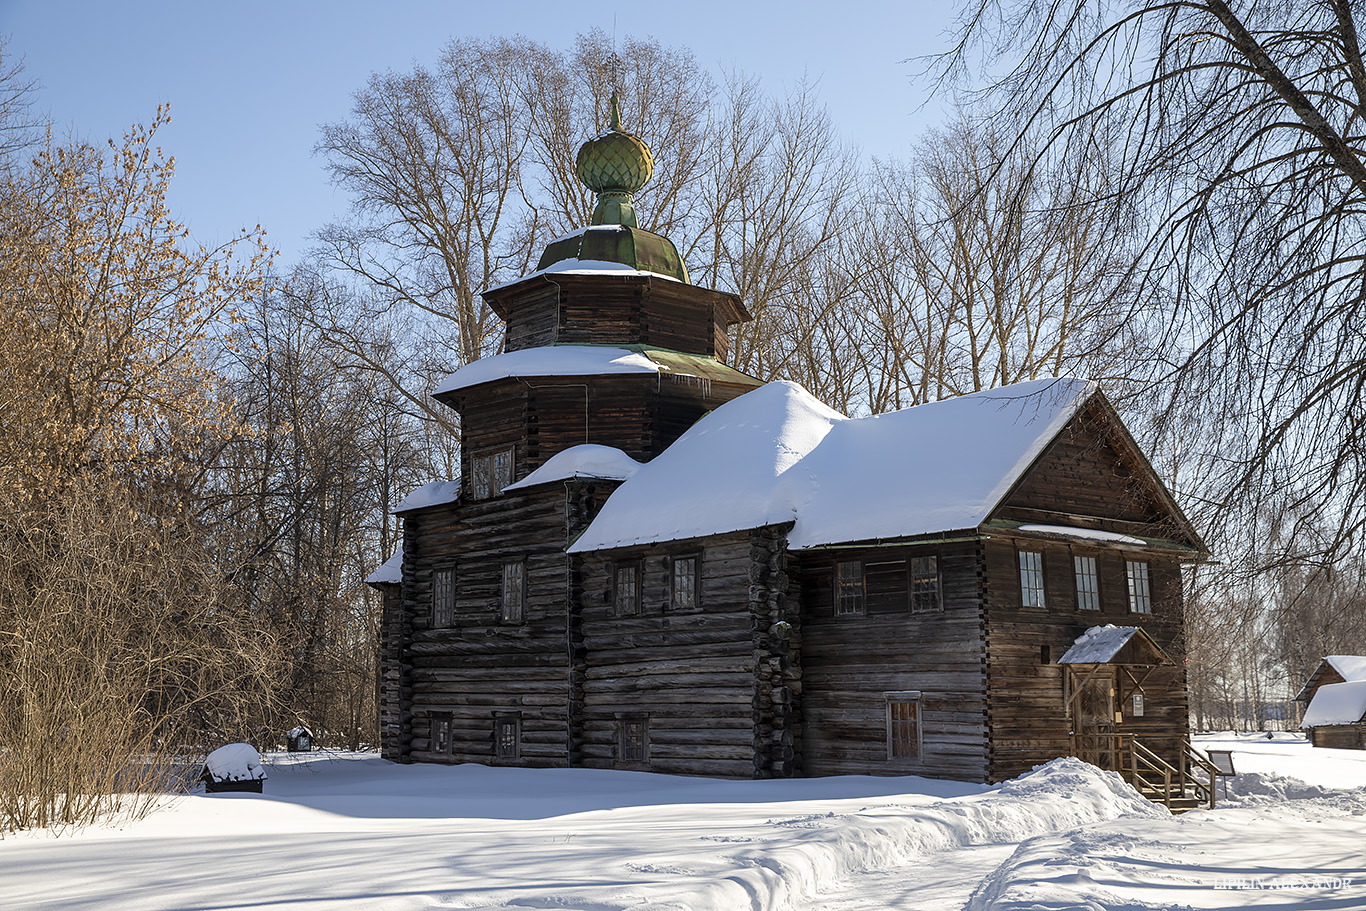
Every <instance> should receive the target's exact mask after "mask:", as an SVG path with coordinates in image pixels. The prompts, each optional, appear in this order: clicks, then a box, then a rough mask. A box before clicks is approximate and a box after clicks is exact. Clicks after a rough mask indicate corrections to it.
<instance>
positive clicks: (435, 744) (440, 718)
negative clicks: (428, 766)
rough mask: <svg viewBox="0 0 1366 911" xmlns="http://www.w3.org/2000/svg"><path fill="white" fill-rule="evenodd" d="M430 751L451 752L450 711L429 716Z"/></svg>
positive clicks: (448, 753)
mask: <svg viewBox="0 0 1366 911" xmlns="http://www.w3.org/2000/svg"><path fill="white" fill-rule="evenodd" d="M430 724H431V731H430V737H431V741H432V742H431V751H432V752H433V753H445V754H446V755H447V756H449V755H450V754H451V715H450V712H441V713H439V714H434V715H432V717H431V721H430Z"/></svg>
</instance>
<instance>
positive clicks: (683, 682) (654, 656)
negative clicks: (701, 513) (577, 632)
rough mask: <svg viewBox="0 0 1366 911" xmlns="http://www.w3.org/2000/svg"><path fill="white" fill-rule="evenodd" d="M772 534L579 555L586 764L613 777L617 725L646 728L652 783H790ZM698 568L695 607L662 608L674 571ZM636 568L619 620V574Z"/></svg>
mask: <svg viewBox="0 0 1366 911" xmlns="http://www.w3.org/2000/svg"><path fill="white" fill-rule="evenodd" d="M781 540H782V538H781V534H780V533H779V532H778V531H774V530H763V529H761V530H757V531H755V532H752V533H751V532H739V533H735V534H729V535H718V536H715V537H712V538H708V539H706V542H705V547H703V546H702V544H701V543H700V542H697V541H680V542H673V543H670V544H664V545H658V546H651V547H642V548H623V549H620V550H616V551H611V552H602V553H596V554H589V555H585V556H584V557H583V558H582V561H581V564H580V576H581V579H582V584H581V589H580V592H579V598H580V600H579V603H580V615H581V617H582V633H583V651H584V655H585V672H584V680H583V745H582V761H583V764H584V765H586V766H590V767H596V768H610V767H613V766H621V765H622V764H623V759H622V757H621V756H620V755H619V747H620V742H619V736H618V734H619V723H620V720H621V719H622V718H623V717H632V718H647V719H648V727H649V755H648V761H647V762H646V763H644V764H632V765H630V766H629V767H631V768H648V769H650V770H652V771H657V772H669V773H675V774H690V775H721V776H726V777H741V778H750V777H769V776H775V775H776V776H783V775H791V774H792V773H793V770H794V762H793V760H794V757H795V755H796V751H797V748H798V744H799V737H800V719H799V715H798V709H797V707H796V705H795V704H794V695H795V694H794V692H793V690H794V683H795V682H796V680H797V679H798V678H799V676H800V667H799V663H798V662H797V660H796V654H795V650H794V643H793V640H794V638H795V637H796V635H797V634H798V631H797V630H796V629H795V628H794V624H793V622H792V621H793V619H794V618H793V617H792V616H791V615H789V612H788V605H787V603H786V592H787V579H786V572H785V566H784V548H783V547H782V545H781V544H780V543H778V542H780V541H781ZM680 556H684V557H686V556H697V557H700V560H701V565H700V573H699V578H700V585H699V590H698V603H697V605H696V606H695V607H694V608H692V609H688V610H679V609H677V608H676V607H675V606H674V605H673V604H671V602H670V579H671V573H672V560H673V558H674V557H680ZM628 564H636V565H638V566H639V567H640V573H639V579H640V612H639V614H630V615H619V613H618V611H617V609H616V606H615V604H614V601H613V586H614V578H615V571H616V567H617V566H618V565H628Z"/></svg>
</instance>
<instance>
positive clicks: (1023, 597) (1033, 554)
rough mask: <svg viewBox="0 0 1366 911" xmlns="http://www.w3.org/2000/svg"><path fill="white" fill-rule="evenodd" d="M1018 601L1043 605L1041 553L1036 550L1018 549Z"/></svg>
mask: <svg viewBox="0 0 1366 911" xmlns="http://www.w3.org/2000/svg"><path fill="white" fill-rule="evenodd" d="M1020 603H1021V604H1022V605H1023V606H1025V607H1043V554H1042V553H1040V552H1039V551H1037V550H1022V551H1020Z"/></svg>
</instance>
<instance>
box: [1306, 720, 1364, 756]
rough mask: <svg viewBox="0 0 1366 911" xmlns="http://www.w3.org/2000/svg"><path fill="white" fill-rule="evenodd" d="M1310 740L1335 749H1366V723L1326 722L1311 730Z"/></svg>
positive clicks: (1317, 745)
mask: <svg viewBox="0 0 1366 911" xmlns="http://www.w3.org/2000/svg"><path fill="white" fill-rule="evenodd" d="M1309 741H1310V743H1312V744H1313V745H1314V746H1316V747H1329V748H1331V749H1335V750H1362V749H1366V725H1364V724H1326V725H1320V726H1319V727H1316V728H1314V729H1313V730H1312V731H1310V732H1309Z"/></svg>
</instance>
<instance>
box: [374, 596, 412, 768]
mask: <svg viewBox="0 0 1366 911" xmlns="http://www.w3.org/2000/svg"><path fill="white" fill-rule="evenodd" d="M376 587H377V588H378V589H379V593H380V620H379V624H380V626H379V639H380V653H379V742H380V755H381V756H383V757H384V758H385V759H388V760H390V761H392V762H403V761H405V760H406V758H407V756H406V752H405V750H404V746H405V741H404V733H405V729H406V726H405V724H404V721H405V706H404V696H405V693H404V690H405V686H406V677H405V673H404V661H403V653H404V649H405V647H406V643H407V642H408V639H409V637H410V635H411V634H410V632H409V629H408V622H407V614H406V613H405V612H404V610H403V586H402V583H401V582H396V583H390V584H387V585H380V586H376ZM407 695H409V696H411V693H409V694H407ZM409 701H411V700H409ZM409 714H410V713H409Z"/></svg>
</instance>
